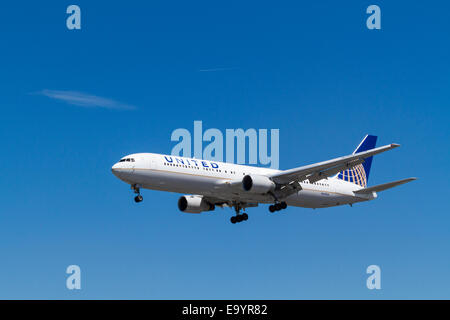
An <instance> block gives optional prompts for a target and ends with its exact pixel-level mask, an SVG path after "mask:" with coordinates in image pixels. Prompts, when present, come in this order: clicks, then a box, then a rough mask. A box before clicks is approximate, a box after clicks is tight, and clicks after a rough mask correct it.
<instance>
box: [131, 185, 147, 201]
mask: <svg viewBox="0 0 450 320" xmlns="http://www.w3.org/2000/svg"><path fill="white" fill-rule="evenodd" d="M131 189H132V190H133V191H134V193H136V197H134V202H136V203H139V202H141V201H142V200H144V198H143V197H142V196H141V189H140V188H139V186H138V185H136V184H133V185H132V186H131Z"/></svg>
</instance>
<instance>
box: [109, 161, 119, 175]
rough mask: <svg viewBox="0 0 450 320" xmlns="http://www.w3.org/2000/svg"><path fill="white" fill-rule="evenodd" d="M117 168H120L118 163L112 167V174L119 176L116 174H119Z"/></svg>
mask: <svg viewBox="0 0 450 320" xmlns="http://www.w3.org/2000/svg"><path fill="white" fill-rule="evenodd" d="M117 167H118V165H117V163H116V164H115V165H113V166H112V167H111V172H112V173H113V174H114V175H117V174H116V173H117V172H118V170H117Z"/></svg>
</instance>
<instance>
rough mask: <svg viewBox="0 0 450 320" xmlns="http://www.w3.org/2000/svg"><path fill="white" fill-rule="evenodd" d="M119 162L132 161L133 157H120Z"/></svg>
mask: <svg viewBox="0 0 450 320" xmlns="http://www.w3.org/2000/svg"><path fill="white" fill-rule="evenodd" d="M119 162H134V159H133V158H125V159H120V160H119Z"/></svg>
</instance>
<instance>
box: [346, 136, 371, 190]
mask: <svg viewBox="0 0 450 320" xmlns="http://www.w3.org/2000/svg"><path fill="white" fill-rule="evenodd" d="M376 143H377V136H371V135H366V136H365V137H364V139H363V140H362V141H361V143H360V144H359V145H358V147H356V149H355V151H353V154H356V153H359V152H362V151H366V150H370V149H373V148H375V145H376ZM372 160H373V156H372V157H370V158H367V159H365V161H364V162H363V163H362V164H359V165H357V166H355V167H353V168H350V169H348V170H344V171H341V172H339V173H338V175H337V178H338V179H341V180H344V181H348V182H352V183H355V184H357V185H359V186H361V187H363V188H366V187H367V181H369V173H370V167H371V166H372Z"/></svg>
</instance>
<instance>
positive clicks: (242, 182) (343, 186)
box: [111, 135, 416, 224]
mask: <svg viewBox="0 0 450 320" xmlns="http://www.w3.org/2000/svg"><path fill="white" fill-rule="evenodd" d="M376 141H377V136H373V135H366V136H365V137H364V139H363V140H362V141H361V143H360V144H359V145H358V146H357V147H356V149H355V151H354V152H353V153H352V154H350V155H347V156H343V157H339V158H335V159H331V160H327V161H323V162H318V163H314V164H310V165H306V166H302V167H298V168H294V169H289V170H275V169H269V168H261V167H255V166H246V165H238V164H233V163H223V162H217V161H209V160H202V159H193V158H187V157H179V156H173V155H163V154H155V153H136V154H130V155H128V156H125V157H123V158H122V159H120V161H119V162H117V163H116V164H114V165H113V167H112V168H111V170H112V173H113V174H114V175H115V176H116V177H117V178H119V179H120V180H122V181H124V182H126V183H128V184H130V186H131V189H132V190H133V191H134V193H135V194H136V196H135V198H134V200H135V202H137V203H138V202H141V201H142V200H143V197H142V195H141V192H140V190H141V189H152V190H160V191H168V192H175V193H182V194H186V195H183V196H181V197H180V198H179V200H178V208H179V210H180V211H182V212H186V213H201V212H206V211H213V210H214V209H215V208H216V207H222V208H224V207H230V208H234V209H235V213H236V215H233V216H232V217H231V219H230V221H231V223H233V224H235V223H238V222H242V221H246V220H247V219H248V215H247V213H245V212H244V213H241V210H243V211H245V209H246V208H249V207H257V206H258V205H259V204H270V206H269V211H270V212H272V213H273V212H276V211H280V210H283V209H286V208H287V207H288V206H294V207H304V208H314V209H317V208H326V207H334V206H341V205H347V204H348V205H350V206H352V205H353V204H354V203H357V202H363V201H369V200H373V199H376V198H377V196H378V195H377V193H378V192H380V191H383V190H386V189H390V188H393V187H396V186H399V185H401V184H404V183H407V182H410V181H413V180H416V178H407V179H402V180H397V181H393V182H388V183H384V184H380V185H376V186H371V187H368V186H367V183H368V180H369V173H370V168H371V166H372V160H373V156H374V155H376V154H379V153H382V152H385V151H388V150H391V149H394V148H397V147H399V146H400V145H399V144H395V143H392V144H389V145H385V146H382V147H377V148H375V145H376Z"/></svg>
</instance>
